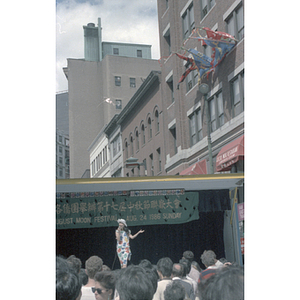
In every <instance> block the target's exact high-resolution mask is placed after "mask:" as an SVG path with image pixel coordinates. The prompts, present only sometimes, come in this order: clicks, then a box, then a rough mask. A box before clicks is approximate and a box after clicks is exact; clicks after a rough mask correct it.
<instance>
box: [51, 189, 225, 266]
mask: <svg viewBox="0 0 300 300" xmlns="http://www.w3.org/2000/svg"><path fill="white" fill-rule="evenodd" d="M143 193H144V194H145V195H144V197H143V199H144V200H143V199H142V200H141V198H142V197H140V200H137V201H141V202H142V203H143V202H144V201H147V199H149V201H150V199H152V200H154V199H155V198H156V197H158V198H157V200H159V199H161V200H164V202H162V203H164V204H167V203H168V202H169V204H168V205H172V206H173V205H174V207H175V203H174V201H175V199H178V200H179V201H181V202H180V204H181V205H182V207H180V205H178V206H179V207H178V208H177V209H176V207H175V208H174V207H173V208H172V209H171V210H168V211H164V210H161V212H158V210H159V208H156V209H157V214H161V218H160V219H158V218H157V219H156V220H149V218H150V217H149V214H147V211H150V208H151V207H150V208H149V210H145V209H143V210H138V211H139V212H141V211H144V212H145V215H147V220H143V222H142V223H139V224H136V223H135V221H128V222H127V224H128V227H129V229H130V230H131V231H132V234H135V233H136V232H137V231H138V230H140V229H144V230H145V232H144V233H142V234H140V235H139V236H138V237H137V238H136V239H134V240H131V241H130V246H131V251H132V260H131V262H130V263H132V264H138V263H139V262H140V260H142V259H144V258H146V259H148V260H150V261H151V262H152V263H153V264H156V263H157V261H158V260H159V259H160V258H162V257H170V258H171V259H172V260H173V262H178V261H179V259H181V258H182V253H183V252H184V251H185V250H191V251H193V252H194V254H195V260H196V261H198V263H200V266H201V267H202V268H204V266H203V265H201V262H200V256H201V254H202V253H203V251H204V250H213V251H214V252H215V253H216V255H217V258H221V257H225V251H224V241H223V227H224V211H226V210H230V199H229V191H228V190H211V191H209V190H206V191H198V192H184V191H177V192H174V193H173V195H171V194H172V192H170V191H169V192H168V194H165V195H151V198H149V197H148V196H149V195H147V192H145V191H144V192H142V194H143ZM195 193H196V195H197V196H196V198H197V199H198V202H196V203H198V207H197V205H196V206H195V202H194V201H196V200H195V199H194V194H195ZM131 195H133V194H131ZM136 195H137V192H135V194H134V196H132V197H137V196H136ZM57 196H58V197H57V205H59V206H57V207H56V209H57V218H58V219H66V218H67V217H71V214H67V212H68V207H69V208H70V209H71V206H70V204H71V203H72V201H70V199H71V198H76V194H72V195H71V194H67V193H66V194H61V195H57ZM71 196H73V197H71ZM74 196H75V197H74ZM84 196H85V197H84ZM107 196H109V197H110V198H115V199H116V196H118V197H120V195H114V194H112V195H111V194H110V195H104V194H103V195H101V196H100V195H96V194H94V195H93V196H92V198H91V197H87V195H84V194H81V195H79V194H77V197H78V198H77V200H79V199H81V200H82V201H79V202H78V203H79V204H80V203H84V200H83V199H84V198H89V199H96V200H97V199H98V198H97V197H99V201H100V202H103V203H105V204H106V200H105V202H104V200H103V199H104V198H103V197H107ZM128 196H130V195H128V194H126V195H124V197H125V198H126V197H127V198H126V199H128V203H130V201H131V203H133V198H132V197H128ZM139 196H141V195H140V194H139ZM162 196H163V197H162ZM165 196H166V197H165ZM170 196H172V197H170ZM93 197H96V198H93ZM152 197H154V198H152ZM100 198H101V199H102V200H101V199H100ZM166 198H167V199H166ZM129 199H130V201H129ZM187 199H189V200H187ZM97 201H98V200H97ZM111 201H112V200H111ZM88 202H89V201H88ZM88 202H87V203H88ZM124 202H125V201H124ZM95 203H96V202H95ZM97 203H98V202H97ZM149 203H150V206H151V201H150V202H149ZM158 203H159V201H158ZM66 204H68V205H69V206H67V205H66ZM144 205H145V204H144ZM79 206H80V205H79ZM194 206H195V207H194ZM100 207H102V206H100ZM108 207H109V206H108ZM108 207H107V208H108ZM119 207H120V206H119ZM129 207H131V206H129ZM147 207H148V206H147V205H146V208H147ZM164 207H165V208H166V207H167V205H165V206H164ZM169 208H170V207H168V209H169ZM179 208H180V209H179ZM105 209H106V208H105ZM110 209H113V208H111V207H110ZM161 209H162V208H161ZM173 209H175V211H174V212H173V211H172V210H173ZM61 210H62V211H61ZM128 210H129V211H130V209H129V208H128ZM187 211H188V212H189V213H187V214H185V213H184V212H187ZM132 212H133V210H132ZM180 212H182V213H183V215H184V216H188V218H190V219H189V221H187V222H183V223H180V222H178V221H179V220H178V219H179V218H163V214H164V213H165V214H171V215H170V216H173V217H175V216H176V215H172V214H176V213H180ZM83 213H86V212H85V211H84V212H81V214H82V215H79V217H83ZM101 213H102V212H101ZM64 214H66V215H64ZM89 214H91V215H92V213H91V212H89ZM89 214H88V216H86V218H89V217H91V216H90V215H89ZM142 214H143V213H142ZM195 214H197V216H196V215H195ZM138 215H141V214H138ZM58 216H59V217H58ZM62 216H63V217H62ZM98 216H100V217H101V215H100V213H99V215H98ZM102 216H105V215H104V213H102ZM117 216H118V215H117ZM119 216H120V217H121V216H122V217H123V218H124V216H125V215H124V214H123V215H122V214H121V215H119ZM127 216H129V217H132V216H133V214H128V215H126V216H125V218H127ZM148 217H149V218H148ZM72 218H73V217H72ZM58 219H57V220H58ZM137 221H139V222H140V221H141V220H138V218H137ZM137 221H136V222H137ZM145 221H151V222H152V221H153V223H148V224H146V223H145ZM58 222H60V221H58ZM75 222H76V217H75ZM105 222H109V223H108V224H105V226H99V224H98V225H97V226H93V223H92V225H91V224H90V223H86V226H85V227H83V226H81V228H74V227H72V229H67V227H64V228H65V229H59V228H60V227H59V226H58V225H69V224H57V230H56V254H57V255H62V256H64V257H68V256H70V255H75V256H76V257H78V258H80V259H81V261H82V267H83V268H84V264H85V261H86V260H87V259H88V258H89V257H90V256H92V255H98V256H99V257H101V258H102V259H103V261H104V264H106V265H108V266H109V267H110V268H113V269H118V268H120V264H119V261H118V258H117V257H116V237H115V230H116V229H117V227H118V223H117V221H115V220H114V219H111V220H106V221H105ZM155 222H157V223H155ZM176 222H177V223H176ZM72 223H73V220H72ZM99 223H100V224H101V222H99ZM73 225H75V224H73ZM73 225H72V226H73Z"/></svg>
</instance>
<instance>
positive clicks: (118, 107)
mask: <svg viewBox="0 0 300 300" xmlns="http://www.w3.org/2000/svg"><path fill="white" fill-rule="evenodd" d="M116 109H122V100H120V99H116Z"/></svg>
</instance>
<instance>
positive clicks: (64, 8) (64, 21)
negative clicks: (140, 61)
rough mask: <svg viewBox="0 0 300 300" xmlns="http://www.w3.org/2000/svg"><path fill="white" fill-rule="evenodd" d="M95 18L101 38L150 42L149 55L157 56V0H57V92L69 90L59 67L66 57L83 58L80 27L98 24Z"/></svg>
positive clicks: (82, 38) (64, 62) (61, 66)
mask: <svg viewBox="0 0 300 300" xmlns="http://www.w3.org/2000/svg"><path fill="white" fill-rule="evenodd" d="M98 18H101V27H102V40H103V41H105V42H129V43H139V44H148V45H152V58H153V59H159V57H160V54H159V34H158V17H157V1H156V0H142V1H141V0H130V1H124V0H89V1H84V0H57V1H56V92H62V91H66V90H68V82H67V79H66V77H65V75H64V73H63V70H62V68H63V67H67V58H84V36H83V26H84V25H87V24H88V23H95V25H96V26H98Z"/></svg>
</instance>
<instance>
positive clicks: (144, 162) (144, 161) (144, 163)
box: [143, 158, 147, 176]
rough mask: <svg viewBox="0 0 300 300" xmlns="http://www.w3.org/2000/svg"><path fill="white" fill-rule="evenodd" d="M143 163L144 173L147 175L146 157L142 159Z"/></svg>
mask: <svg viewBox="0 0 300 300" xmlns="http://www.w3.org/2000/svg"><path fill="white" fill-rule="evenodd" d="M143 165H144V168H145V175H146V176H147V161H146V158H145V159H144V160H143Z"/></svg>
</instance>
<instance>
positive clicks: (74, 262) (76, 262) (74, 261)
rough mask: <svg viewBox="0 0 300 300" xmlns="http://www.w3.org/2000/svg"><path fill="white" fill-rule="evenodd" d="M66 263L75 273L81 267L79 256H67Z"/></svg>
mask: <svg viewBox="0 0 300 300" xmlns="http://www.w3.org/2000/svg"><path fill="white" fill-rule="evenodd" d="M67 263H68V264H69V266H70V267H71V268H73V269H74V270H75V272H76V273H78V274H79V272H80V269H81V260H80V259H79V258H77V257H76V256H75V255H71V256H69V257H68V258H67Z"/></svg>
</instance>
